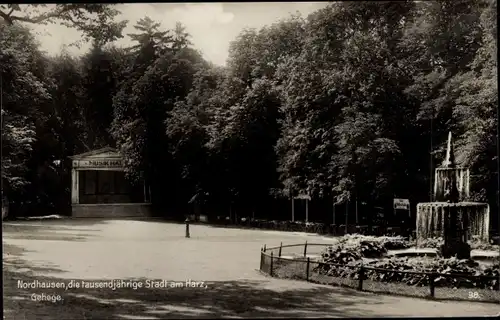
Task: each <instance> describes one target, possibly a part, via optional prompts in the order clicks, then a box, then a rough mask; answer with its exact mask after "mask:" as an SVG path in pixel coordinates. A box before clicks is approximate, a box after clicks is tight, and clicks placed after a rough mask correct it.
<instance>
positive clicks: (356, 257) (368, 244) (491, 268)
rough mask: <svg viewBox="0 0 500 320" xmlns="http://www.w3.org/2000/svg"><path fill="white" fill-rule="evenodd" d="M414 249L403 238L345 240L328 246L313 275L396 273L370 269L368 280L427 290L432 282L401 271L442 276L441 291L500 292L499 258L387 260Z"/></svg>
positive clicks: (352, 237) (438, 282) (438, 280)
mask: <svg viewBox="0 0 500 320" xmlns="http://www.w3.org/2000/svg"><path fill="white" fill-rule="evenodd" d="M434 243H435V244H436V246H439V245H440V243H442V240H441V241H439V240H437V241H435V242H434ZM411 245H412V243H411V242H410V241H407V240H405V239H404V238H402V237H368V236H360V235H350V236H344V237H342V238H341V239H340V240H339V242H338V243H336V244H334V245H332V246H328V247H327V248H326V249H325V250H324V252H323V253H322V255H321V263H320V264H319V266H318V267H316V268H315V269H314V270H313V271H315V272H318V273H320V274H323V275H328V276H332V277H341V278H350V279H358V277H359V273H358V267H361V266H365V267H373V268H381V269H388V270H394V271H393V272H379V271H376V270H370V269H367V270H366V272H365V275H366V279H369V280H373V281H379V282H392V283H405V284H407V285H412V286H427V285H429V278H428V277H427V275H425V274H418V273H417V274H413V273H401V272H398V271H412V272H422V273H424V272H433V273H436V274H438V277H437V278H436V279H435V280H434V281H435V285H436V286H439V287H449V288H483V289H490V290H499V287H498V285H499V283H498V279H499V277H500V261H499V260H498V258H497V259H496V261H493V263H492V264H489V265H488V264H480V263H477V262H475V261H473V260H471V259H462V260H460V259H457V258H442V257H438V258H423V257H404V258H397V257H388V256H387V254H388V252H389V251H390V250H397V249H404V248H410V247H411ZM347 266H349V267H347ZM353 267H354V268H353ZM450 274H454V275H464V276H486V277H496V279H491V278H484V279H476V280H475V281H471V280H470V279H467V278H466V277H464V278H460V277H447V276H446V275H450ZM439 275H441V276H439Z"/></svg>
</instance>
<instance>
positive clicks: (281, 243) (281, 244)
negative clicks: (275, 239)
mask: <svg viewBox="0 0 500 320" xmlns="http://www.w3.org/2000/svg"><path fill="white" fill-rule="evenodd" d="M281 247H283V242H280V251H278V257H281Z"/></svg>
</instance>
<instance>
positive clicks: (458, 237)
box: [436, 132, 470, 259]
mask: <svg viewBox="0 0 500 320" xmlns="http://www.w3.org/2000/svg"><path fill="white" fill-rule="evenodd" d="M441 170H442V172H443V184H444V192H443V193H442V194H439V193H438V194H436V196H438V197H439V198H440V199H436V200H437V201H444V202H447V203H449V204H450V205H449V206H447V207H445V208H446V210H445V212H444V214H445V216H444V226H443V227H444V228H443V229H444V230H443V236H444V245H443V246H442V248H441V253H442V255H443V256H444V257H445V258H450V257H453V256H456V257H457V258H458V259H469V258H470V246H469V245H468V244H467V239H466V235H465V232H466V230H465V228H466V226H465V225H464V221H463V217H462V214H461V213H460V214H459V212H458V206H457V203H458V202H459V201H460V198H459V191H458V186H457V166H456V163H455V156H454V152H453V143H452V141H451V132H450V133H449V134H448V148H447V151H446V159H445V161H444V162H443V167H442V169H441Z"/></svg>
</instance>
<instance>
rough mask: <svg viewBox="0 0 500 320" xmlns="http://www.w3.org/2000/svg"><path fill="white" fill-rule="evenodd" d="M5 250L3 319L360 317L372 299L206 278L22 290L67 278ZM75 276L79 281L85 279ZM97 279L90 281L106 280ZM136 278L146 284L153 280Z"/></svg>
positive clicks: (17, 252)
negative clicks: (169, 284) (198, 284)
mask: <svg viewBox="0 0 500 320" xmlns="http://www.w3.org/2000/svg"><path fill="white" fill-rule="evenodd" d="M5 253H8V254H9V256H10V258H11V259H10V260H12V259H13V258H15V259H16V262H15V263H7V264H4V315H5V319H110V318H112V319H120V318H123V319H127V318H129V319H130V318H133V319H164V318H220V317H305V316H318V317H362V316H366V314H363V312H362V311H358V310H356V309H357V308H356V306H355V305H356V304H357V305H359V304H360V303H361V304H366V303H369V304H376V302H373V300H370V299H364V298H363V297H364V294H363V293H358V292H355V291H354V290H353V291H346V292H345V293H344V294H341V295H340V296H339V298H338V300H337V301H336V303H335V304H332V303H331V302H330V303H327V301H331V299H328V297H327V296H328V295H329V294H330V293H332V290H334V289H332V288H328V287H315V288H305V287H303V288H297V289H294V290H282V291H280V292H277V291H276V289H274V290H273V289H268V288H266V283H267V281H265V280H263V281H223V282H210V283H206V285H207V288H190V287H183V288H156V289H155V288H144V287H143V288H138V289H136V290H135V289H133V288H120V289H116V290H115V291H113V290H112V289H108V288H79V289H69V290H65V289H62V288H60V289H44V288H35V289H31V288H29V289H25V288H22V286H20V285H19V281H23V282H25V283H33V282H34V281H38V282H39V283H41V282H43V283H57V282H59V283H65V284H67V283H68V282H69V281H70V280H69V279H66V278H62V277H61V278H59V277H46V276H44V275H43V274H44V273H48V272H61V273H63V271H62V270H56V268H55V267H53V266H50V267H47V268H39V267H37V268H34V267H32V266H31V265H30V264H29V263H28V262H26V261H25V260H23V259H21V255H22V253H23V250H22V249H21V248H19V247H16V246H12V245H8V246H7V245H5V246H4V254H5ZM166 274H168V270H166ZM74 280H75V281H76V282H78V283H80V284H81V283H82V280H83V279H74ZM97 280H99V281H95V282H93V283H103V282H104V281H103V280H102V279H97ZM178 280H179V279H178ZM85 281H88V282H92V281H90V280H88V279H85ZM126 281H128V279H127V280H126ZM135 281H136V282H135V283H142V284H143V286H146V284H147V281H151V279H135ZM157 281H161V280H157ZM184 283H185V282H184ZM335 292H336V293H337V295H338V294H339V291H335ZM33 294H39V295H41V294H45V295H60V296H61V298H62V299H63V300H62V301H57V302H50V301H33V300H32V295H33Z"/></svg>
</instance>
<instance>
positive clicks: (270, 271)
mask: <svg viewBox="0 0 500 320" xmlns="http://www.w3.org/2000/svg"><path fill="white" fill-rule="evenodd" d="M273 262H274V257H273V252H272V251H271V265H270V267H269V275H270V276H271V277H272V276H273Z"/></svg>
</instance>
